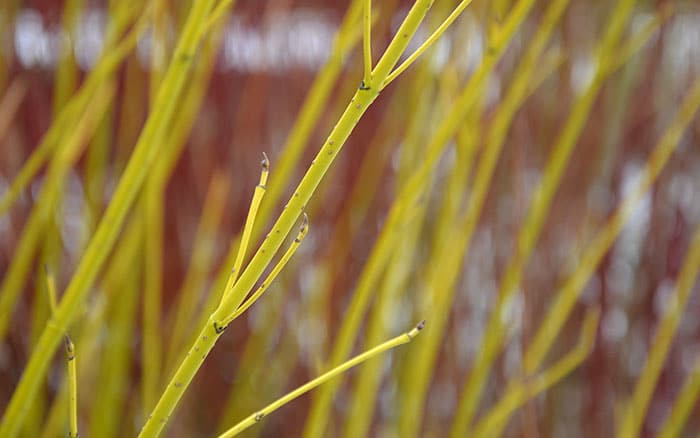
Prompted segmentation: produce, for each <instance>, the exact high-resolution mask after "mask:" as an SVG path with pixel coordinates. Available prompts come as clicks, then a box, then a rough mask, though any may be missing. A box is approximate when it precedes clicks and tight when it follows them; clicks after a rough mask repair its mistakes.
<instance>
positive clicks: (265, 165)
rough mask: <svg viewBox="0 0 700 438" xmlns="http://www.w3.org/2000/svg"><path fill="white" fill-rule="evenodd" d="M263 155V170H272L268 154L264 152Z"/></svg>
mask: <svg viewBox="0 0 700 438" xmlns="http://www.w3.org/2000/svg"><path fill="white" fill-rule="evenodd" d="M262 154H263V159H262V161H261V162H260V164H261V165H262V168H263V170H268V169H269V168H270V159H269V158H267V154H266V153H265V152H263V153H262Z"/></svg>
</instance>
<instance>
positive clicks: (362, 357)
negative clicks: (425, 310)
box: [219, 321, 425, 438]
mask: <svg viewBox="0 0 700 438" xmlns="http://www.w3.org/2000/svg"><path fill="white" fill-rule="evenodd" d="M424 325H425V321H423V322H421V323H420V324H418V325H417V326H416V327H414V328H413V329H412V330H411V331H410V332H407V333H404V334H402V335H399V336H397V337H395V338H393V339H390V340H388V341H386V342H384V343H383V344H380V345H377V346H376V347H374V348H372V349H370V350H367V351H365V352H364V353H362V354H359V355H357V356H355V357H353V358H352V359H350V360H348V361H347V362H343V363H342V364H340V365H338V366H337V367H335V368H333V369H332V370H330V371H327V372H326V373H324V374H322V375H320V376H318V377H317V378H315V379H314V380H312V381H310V382H309V383H307V384H305V385H302V386H300V387H298V388H297V389H295V390H294V391H292V392H290V393H288V394H287V395H285V396H284V397H281V398H279V399H277V400H275V401H274V402H272V403H270V404H269V405H267V406H265V407H264V408H262V409H261V410H259V411H257V412H254V413H252V414H250V415H249V416H248V417H247V418H245V419H244V420H243V421H241V422H240V423H238V424H236V425H235V426H234V427H232V428H231V429H229V430H227V431H226V432H224V433H222V434H221V435H219V438H231V437H233V436H236V435H238V434H239V433H241V432H243V431H244V430H246V429H247V428H249V427H250V426H252V425H254V424H255V423H258V422H260V420H262V419H263V418H264V417H265V416H267V415H268V414H270V413H271V412H273V411H276V410H277V409H279V408H280V407H282V406H284V405H286V404H287V403H289V402H290V401H292V400H294V399H295V398H297V397H299V396H301V395H303V394H305V393H307V392H309V391H311V390H312V389H314V388H315V387H317V386H319V385H321V384H322V383H324V382H326V381H327V380H329V379H332V378H333V377H336V376H338V375H340V374H341V373H343V372H345V371H346V370H348V369H350V368H352V367H354V366H356V365H359V364H360V363H362V362H364V361H366V360H367V359H371V358H372V357H374V356H376V355H378V354H380V353H383V352H385V351H386V350H389V349H392V348H394V347H398V346H399V345H403V344H407V343H409V342H411V341H412V340H413V338H415V337H416V336H418V334H419V333H420V331H421V330H423V327H424Z"/></svg>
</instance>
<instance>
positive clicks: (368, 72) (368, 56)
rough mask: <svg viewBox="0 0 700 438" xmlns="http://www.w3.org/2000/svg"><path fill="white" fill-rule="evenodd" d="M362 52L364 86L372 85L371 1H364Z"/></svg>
mask: <svg viewBox="0 0 700 438" xmlns="http://www.w3.org/2000/svg"><path fill="white" fill-rule="evenodd" d="M363 16H364V17H363V32H362V52H363V54H364V60H365V62H364V64H365V74H364V78H363V84H364V86H369V85H370V84H371V83H372V0H365V2H364V14H363Z"/></svg>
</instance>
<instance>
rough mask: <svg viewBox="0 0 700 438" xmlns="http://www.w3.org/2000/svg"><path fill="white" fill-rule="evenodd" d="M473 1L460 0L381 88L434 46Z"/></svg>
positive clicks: (388, 77)
mask: <svg viewBox="0 0 700 438" xmlns="http://www.w3.org/2000/svg"><path fill="white" fill-rule="evenodd" d="M471 2H472V0H462V2H460V4H458V5H457V7H456V8H455V10H454V11H452V13H451V14H450V15H449V16H448V17H447V18H446V19H445V21H443V22H442V24H440V26H438V28H437V29H436V30H435V32H433V33H432V35H430V36H429V37H428V39H427V40H425V42H424V43H423V44H421V45H420V47H418V49H416V51H415V52H413V53H412V54H411V56H409V57H408V59H406V60H405V61H404V62H402V63H401V65H399V66H398V67H397V68H396V69H395V70H394V71H392V72H391V74H389V76H387V78H386V80H384V82H383V83H382V84H381V88H384V87H386V86H387V85H389V83H391V81H393V80H394V79H396V78H397V77H398V76H399V75H400V74H401V73H403V72H404V71H405V70H406V69H407V68H408V67H410V66H411V64H413V63H414V62H415V60H416V59H418V57H419V56H420V55H422V54H423V52H425V51H426V50H428V48H429V47H430V46H432V45H433V43H434V42H435V41H437V40H438V38H440V37H441V36H442V34H443V33H445V31H446V30H447V28H448V27H450V25H451V24H452V23H453V22H454V21H455V20H456V19H457V17H459V15H460V14H461V13H462V12H463V11H464V9H466V7H467V6H469V4H470V3H471Z"/></svg>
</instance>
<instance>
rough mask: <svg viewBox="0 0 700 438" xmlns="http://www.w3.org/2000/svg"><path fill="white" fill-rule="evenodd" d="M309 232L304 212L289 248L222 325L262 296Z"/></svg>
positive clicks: (229, 321) (237, 315) (226, 323)
mask: <svg viewBox="0 0 700 438" xmlns="http://www.w3.org/2000/svg"><path fill="white" fill-rule="evenodd" d="M308 232H309V218H308V217H307V216H306V213H304V220H303V221H302V224H301V227H300V229H299V234H297V237H296V238H295V239H294V241H293V242H292V244H291V245H290V246H289V249H287V252H285V253H284V255H283V256H282V258H281V259H280V261H279V262H277V264H276V265H275V267H274V268H273V269H272V272H270V274H269V275H268V276H267V278H265V280H264V281H263V282H262V284H261V285H260V287H258V289H257V290H256V291H255V293H254V294H253V295H251V296H250V298H248V299H247V300H245V301H244V302H243V304H241V306H240V307H239V308H238V309H236V311H235V312H234V313H233V314H232V315H231V316H230V317H229V318H227V319H226V320H225V321H224V322H223V324H222V325H223V326H227V325H229V324H230V323H231V321H233V320H234V319H236V318H238V317H239V316H240V315H241V314H242V313H243V312H245V311H246V310H248V308H249V307H250V306H252V305H253V304H255V302H256V301H257V300H258V298H260V297H261V296H262V294H263V293H264V292H265V291H266V290H267V288H268V287H270V284H272V282H273V281H275V278H277V275H279V273H280V272H281V271H282V269H284V267H285V265H286V264H287V262H288V261H289V259H290V258H292V256H293V255H294V253H295V252H296V250H297V248H299V245H301V242H302V240H304V237H306V234H307V233H308Z"/></svg>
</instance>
